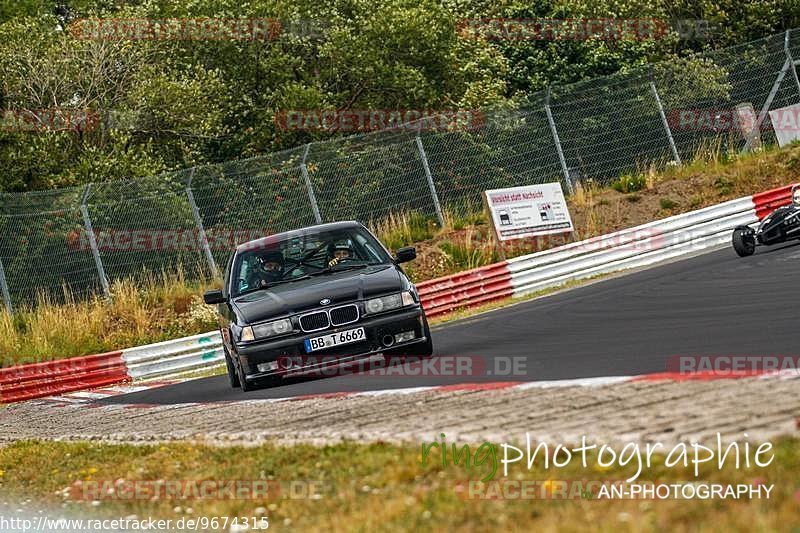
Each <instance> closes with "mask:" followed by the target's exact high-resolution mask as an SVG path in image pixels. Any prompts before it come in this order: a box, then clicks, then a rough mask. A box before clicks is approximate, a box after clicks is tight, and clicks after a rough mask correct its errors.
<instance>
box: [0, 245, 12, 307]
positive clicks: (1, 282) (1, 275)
mask: <svg viewBox="0 0 800 533" xmlns="http://www.w3.org/2000/svg"><path fill="white" fill-rule="evenodd" d="M0 290H2V291H3V302H5V304H6V309H8V314H12V313H13V312H14V308H13V307H12V306H11V293H10V292H9V291H8V283H6V271H5V269H4V268H3V260H2V259H1V258H0Z"/></svg>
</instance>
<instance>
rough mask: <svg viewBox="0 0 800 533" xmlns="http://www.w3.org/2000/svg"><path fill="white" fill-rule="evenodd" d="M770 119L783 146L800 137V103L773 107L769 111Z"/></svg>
mask: <svg viewBox="0 0 800 533" xmlns="http://www.w3.org/2000/svg"><path fill="white" fill-rule="evenodd" d="M769 120H770V122H772V127H773V129H774V130H775V136H776V137H777V138H778V146H780V147H781V148H783V147H784V146H786V145H787V144H789V143H791V142H792V141H796V140H798V139H800V104H794V105H790V106H789V107H782V108H780V109H773V110H772V111H770V112H769Z"/></svg>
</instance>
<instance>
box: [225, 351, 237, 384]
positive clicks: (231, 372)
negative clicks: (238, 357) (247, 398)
mask: <svg viewBox="0 0 800 533" xmlns="http://www.w3.org/2000/svg"><path fill="white" fill-rule="evenodd" d="M225 367H226V368H227V369H228V383H230V385H231V388H232V389H238V388H239V387H240V386H241V385H240V384H239V374H237V373H236V367H235V366H234V364H233V361H231V356H230V355H228V349H227V348H226V349H225Z"/></svg>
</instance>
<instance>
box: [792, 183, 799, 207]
mask: <svg viewBox="0 0 800 533" xmlns="http://www.w3.org/2000/svg"><path fill="white" fill-rule="evenodd" d="M792 203H794V205H797V206H800V185H795V186H794V188H793V189H792Z"/></svg>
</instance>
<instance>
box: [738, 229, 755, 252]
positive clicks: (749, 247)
mask: <svg viewBox="0 0 800 533" xmlns="http://www.w3.org/2000/svg"><path fill="white" fill-rule="evenodd" d="M732 241H733V249H734V250H736V253H737V254H738V255H739V257H747V256H748V255H753V254H754V253H755V251H756V238H755V236H754V235H753V230H752V229H750V228H748V227H740V228H736V229H735V230H733V239H732Z"/></svg>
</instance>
